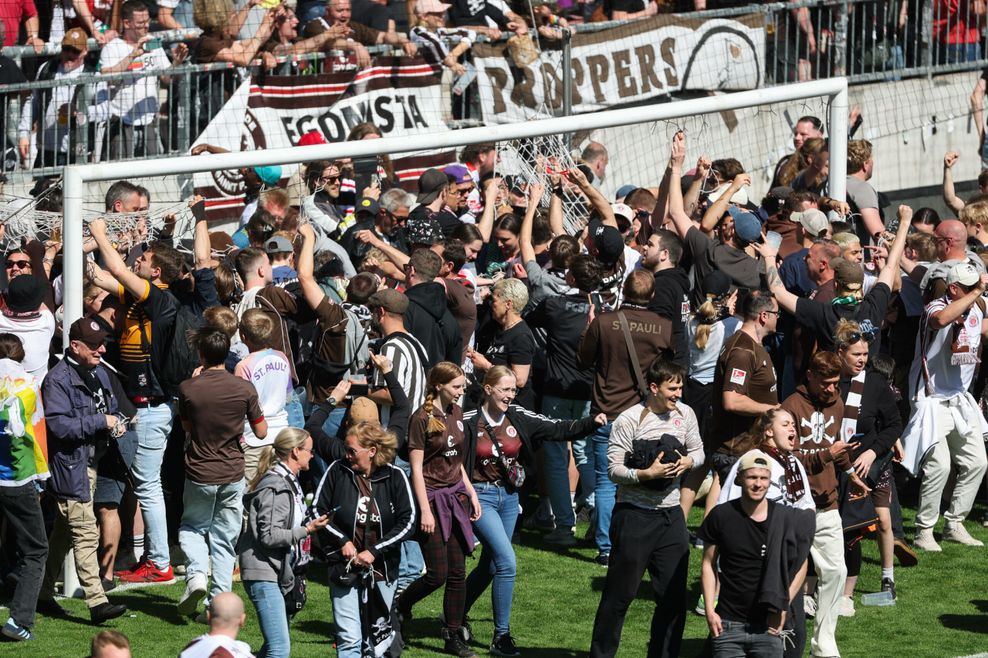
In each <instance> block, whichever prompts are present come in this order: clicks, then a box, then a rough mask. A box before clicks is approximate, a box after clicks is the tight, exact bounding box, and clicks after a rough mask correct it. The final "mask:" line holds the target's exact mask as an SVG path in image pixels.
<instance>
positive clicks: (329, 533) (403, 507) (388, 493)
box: [313, 460, 416, 583]
mask: <svg viewBox="0 0 988 658" xmlns="http://www.w3.org/2000/svg"><path fill="white" fill-rule="evenodd" d="M358 477H361V476H359V475H357V474H356V473H354V472H353V471H352V470H350V467H349V466H348V465H347V463H346V462H345V461H343V460H337V461H335V462H333V463H332V464H330V465H329V468H327V469H326V473H325V475H323V476H322V480H320V481H319V487H318V488H317V489H316V495H315V503H314V505H313V512H315V514H316V516H322V515H323V514H329V513H330V512H332V510H334V509H335V508H336V507H339V509H338V510H336V512H335V513H333V514H332V515H331V518H332V520H331V521H330V523H329V525H327V526H326V527H325V529H323V530H320V531H319V532H320V540H321V542H322V546H323V548H324V549H325V550H326V553H327V558H328V561H329V564H330V565H333V564H339V563H340V562H345V559H344V558H343V554H342V553H341V552H340V549H342V548H343V545H344V544H346V543H347V542H348V541H353V536H354V531H355V528H356V526H357V506H358V504H359V503H360V490H359V489H357V480H356V478H358ZM370 485H371V495H372V496H374V501H375V502H376V503H377V509H378V511H379V512H380V514H381V520H380V523H379V526H378V536H379V539H378V541H377V543H376V544H374V546H372V547H370V548H368V549H367V550H369V551H370V552H371V553H372V554H373V555H374V564H375V569H380V571H381V572H382V573H383V574H384V579H385V580H386V581H387V582H389V583H391V582H394V580H395V578H397V577H398V562H399V561H400V560H401V550H400V548H401V542H403V541H404V540H406V539H410V538H411V537H412V535H413V534H414V533H415V522H416V521H415V519H416V514H415V505H414V504H412V500H413V498H412V486H411V484H409V482H408V476H406V475H405V472H404V471H402V470H401V469H400V468H398V467H397V466H395V465H393V464H385V465H383V466H380V467H378V469H377V470H376V471H374V474H373V475H372V476H371V478H370Z"/></svg>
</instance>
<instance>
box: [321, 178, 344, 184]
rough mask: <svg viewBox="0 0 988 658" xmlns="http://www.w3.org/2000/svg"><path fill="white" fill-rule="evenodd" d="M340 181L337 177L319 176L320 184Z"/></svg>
mask: <svg viewBox="0 0 988 658" xmlns="http://www.w3.org/2000/svg"><path fill="white" fill-rule="evenodd" d="M339 180H340V177H339V176H320V177H319V182H321V183H336V182H337V181H339Z"/></svg>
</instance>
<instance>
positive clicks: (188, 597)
mask: <svg viewBox="0 0 988 658" xmlns="http://www.w3.org/2000/svg"><path fill="white" fill-rule="evenodd" d="M204 596H206V575H205V574H202V573H194V574H192V575H191V576H190V577H189V579H188V581H187V582H186V583H185V593H184V594H182V598H181V599H179V601H178V614H180V615H182V616H183V617H185V616H188V615H191V614H193V613H194V612H195V611H196V609H197V608H198V607H199V602H200V601H202V599H203V597H204Z"/></svg>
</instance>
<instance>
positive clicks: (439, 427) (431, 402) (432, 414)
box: [422, 391, 446, 434]
mask: <svg viewBox="0 0 988 658" xmlns="http://www.w3.org/2000/svg"><path fill="white" fill-rule="evenodd" d="M422 406H423V407H425V413H426V415H428V416H429V423H428V424H427V425H426V426H425V431H426V432H427V433H429V434H440V433H444V432H446V423H444V422H443V420H442V418H440V417H439V416H437V415H436V394H435V392H434V391H429V392H428V393H427V394H426V396H425V404H423V405H422Z"/></svg>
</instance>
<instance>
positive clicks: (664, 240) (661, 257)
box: [642, 229, 690, 367]
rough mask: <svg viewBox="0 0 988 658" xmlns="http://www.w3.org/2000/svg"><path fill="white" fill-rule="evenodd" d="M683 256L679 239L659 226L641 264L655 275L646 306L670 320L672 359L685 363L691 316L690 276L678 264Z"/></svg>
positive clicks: (644, 248)
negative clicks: (649, 299) (652, 293)
mask: <svg viewBox="0 0 988 658" xmlns="http://www.w3.org/2000/svg"><path fill="white" fill-rule="evenodd" d="M682 257H683V243H682V241H681V240H680V239H679V238H678V237H676V234H675V233H673V232H672V231H667V230H666V229H659V230H658V231H656V232H655V233H653V234H652V235H650V236H649V238H648V242H646V243H645V245H644V246H643V247H642V268H643V269H646V270H648V271H650V272H652V273H653V274H654V275H655V293H654V295H653V296H652V301H651V302H649V304H648V310H650V311H655V312H656V313H657V314H659V315H660V316H662V317H664V318H667V319H668V320H670V321H671V322H672V345H673V349H675V351H676V353H675V357H674V360H675V362H676V363H678V364H679V365H681V366H684V367H685V366H686V365H687V364H688V362H689V356H690V350H689V345H688V344H687V341H686V324H687V323H688V322H689V319H690V298H689V292H690V278H689V275H688V274H686V271H685V270H684V269H683V268H681V267H679V259H680V258H682Z"/></svg>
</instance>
